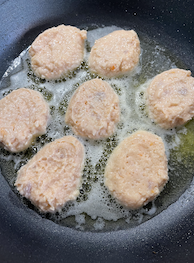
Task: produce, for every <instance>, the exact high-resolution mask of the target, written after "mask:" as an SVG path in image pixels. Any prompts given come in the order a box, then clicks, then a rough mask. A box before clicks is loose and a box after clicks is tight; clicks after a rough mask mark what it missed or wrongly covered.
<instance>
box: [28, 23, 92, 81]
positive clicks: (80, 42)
mask: <svg viewBox="0 0 194 263" xmlns="http://www.w3.org/2000/svg"><path fill="white" fill-rule="evenodd" d="M86 36H87V32H86V30H80V29H78V28H76V27H73V26H65V25H60V26H57V27H52V28H50V29H47V30H45V31H44V32H43V33H41V34H40V35H39V36H38V37H37V38H36V39H35V40H34V42H33V43H32V45H31V47H30V50H29V54H30V57H31V66H32V69H33V71H34V72H35V74H36V75H37V76H38V77H40V78H42V79H47V80H51V79H58V78H60V77H62V76H63V75H66V74H67V73H69V72H70V71H72V70H74V69H75V68H77V67H78V66H79V65H80V63H81V62H82V60H83V57H84V42H85V41H84V40H85V39H86Z"/></svg>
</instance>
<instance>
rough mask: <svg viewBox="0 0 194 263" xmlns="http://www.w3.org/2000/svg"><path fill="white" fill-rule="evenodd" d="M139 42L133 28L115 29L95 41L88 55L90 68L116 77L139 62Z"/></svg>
mask: <svg viewBox="0 0 194 263" xmlns="http://www.w3.org/2000/svg"><path fill="white" fill-rule="evenodd" d="M139 56H140V42H139V38H138V36H137V34H136V32H135V31H134V30H129V31H127V30H117V31H114V32H112V33H110V34H108V35H106V36H104V37H102V38H100V39H98V40H96V41H95V44H94V46H93V47H92V49H91V53H90V57H89V67H90V70H91V71H92V72H94V73H96V74H99V75H100V76H103V77H116V76H120V75H123V74H126V73H128V72H130V71H132V70H133V69H134V67H135V66H136V65H137V64H138V62H139Z"/></svg>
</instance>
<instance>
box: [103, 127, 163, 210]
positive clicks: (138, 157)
mask: <svg viewBox="0 0 194 263" xmlns="http://www.w3.org/2000/svg"><path fill="white" fill-rule="evenodd" d="M167 181H168V170H167V158H166V155H165V148H164V144H163V141H162V139H161V138H160V137H158V136H157V135H154V134H152V133H150V132H146V131H138V132H135V133H134V134H132V135H131V136H130V137H128V138H126V139H124V140H123V141H122V142H121V143H120V144H119V145H118V146H117V147H116V148H115V149H114V151H113V152H112V154H111V156H110V158H109V159H108V162H107V165H106V169H105V185H106V186H107V188H108V189H109V190H110V192H111V193H112V195H113V196H114V197H115V198H116V199H117V200H118V201H119V202H120V203H121V204H122V205H124V206H125V207H127V208H130V209H138V208H141V207H142V206H143V205H146V204H147V203H148V202H150V201H152V200H153V199H155V198H156V197H157V196H158V195H159V193H160V192H161V191H162V189H163V187H164V185H165V184H166V182H167Z"/></svg>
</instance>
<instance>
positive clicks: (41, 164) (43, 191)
mask: <svg viewBox="0 0 194 263" xmlns="http://www.w3.org/2000/svg"><path fill="white" fill-rule="evenodd" d="M83 163H84V147H83V145H82V144H81V143H80V142H79V141H78V140H77V139H76V138H74V137H73V136H65V137H63V138H61V139H57V140H55V141H54V142H51V143H49V144H47V145H46V146H44V147H43V148H42V149H41V150H40V151H39V152H38V153H37V154H36V155H35V156H34V157H33V158H32V159H31V160H30V161H29V162H28V163H27V164H26V165H25V166H23V167H22V168H21V169H20V170H19V171H18V176H17V180H16V182H15V186H16V187H17V190H18V191H19V192H20V194H21V195H23V196H25V197H26V198H27V199H29V200H30V201H31V202H32V203H33V204H34V205H35V206H36V207H38V208H39V209H40V210H41V211H43V212H55V211H58V210H60V209H61V208H62V206H63V205H64V204H65V203H66V202H67V201H69V200H74V199H75V198H76V197H77V195H78V194H79V189H78V188H79V185H80V180H81V176H82V168H83Z"/></svg>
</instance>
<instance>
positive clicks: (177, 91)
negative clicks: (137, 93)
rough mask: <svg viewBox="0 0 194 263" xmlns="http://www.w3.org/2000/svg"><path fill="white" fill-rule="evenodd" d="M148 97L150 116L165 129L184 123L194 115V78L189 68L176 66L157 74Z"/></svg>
mask: <svg viewBox="0 0 194 263" xmlns="http://www.w3.org/2000/svg"><path fill="white" fill-rule="evenodd" d="M146 97H147V98H146V100H147V103H146V104H147V108H148V114H149V117H150V118H151V119H153V120H154V121H155V122H156V123H157V124H158V125H159V126H160V127H162V128H164V129H172V128H174V127H177V126H180V125H183V124H185V123H186V122H187V121H188V120H190V119H192V117H193V116H194V78H193V77H191V72H190V71H189V70H183V69H178V68H176V69H170V70H167V71H164V72H163V73H161V74H159V75H157V76H156V77H155V78H154V79H153V80H152V82H151V84H150V85H149V87H148V89H147V92H146Z"/></svg>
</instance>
